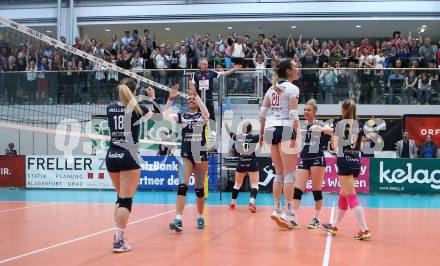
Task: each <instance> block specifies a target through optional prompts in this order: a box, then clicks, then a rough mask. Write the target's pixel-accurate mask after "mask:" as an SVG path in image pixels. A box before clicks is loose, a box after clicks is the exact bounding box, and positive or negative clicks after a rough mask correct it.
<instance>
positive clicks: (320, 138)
mask: <svg viewBox="0 0 440 266" xmlns="http://www.w3.org/2000/svg"><path fill="white" fill-rule="evenodd" d="M313 125H317V126H321V127H324V124H323V123H321V122H318V121H314V122H313V123H311V124H309V123H305V124H303V125H301V134H302V137H303V140H304V145H303V148H302V150H301V154H300V158H301V159H316V158H321V157H324V150H325V149H326V147H327V146H328V142H329V141H330V136H329V135H326V134H324V132H321V131H312V130H311V127H312V126H313Z"/></svg>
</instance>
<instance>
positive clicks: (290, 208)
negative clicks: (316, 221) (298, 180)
mask: <svg viewBox="0 0 440 266" xmlns="http://www.w3.org/2000/svg"><path fill="white" fill-rule="evenodd" d="M285 203H286V206H285V207H286V214H288V215H295V211H294V210H293V200H286V201H285Z"/></svg>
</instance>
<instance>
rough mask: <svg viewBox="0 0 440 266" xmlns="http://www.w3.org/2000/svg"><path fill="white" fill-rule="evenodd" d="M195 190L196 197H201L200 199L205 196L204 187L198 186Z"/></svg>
mask: <svg viewBox="0 0 440 266" xmlns="http://www.w3.org/2000/svg"><path fill="white" fill-rule="evenodd" d="M195 192H196V197H197V198H199V199H200V198H203V197H204V196H205V189H204V188H203V187H202V188H196V189H195Z"/></svg>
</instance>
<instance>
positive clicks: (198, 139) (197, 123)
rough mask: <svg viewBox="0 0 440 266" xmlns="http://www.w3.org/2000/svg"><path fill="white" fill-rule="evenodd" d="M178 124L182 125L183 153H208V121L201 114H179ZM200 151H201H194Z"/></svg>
mask: <svg viewBox="0 0 440 266" xmlns="http://www.w3.org/2000/svg"><path fill="white" fill-rule="evenodd" d="M177 123H179V124H182V147H181V149H182V153H197V152H200V151H207V150H208V149H207V145H206V134H207V121H206V120H205V119H204V118H203V116H202V113H201V112H197V113H189V112H187V113H177ZM193 148H195V149H198V148H199V149H200V150H199V151H196V150H193Z"/></svg>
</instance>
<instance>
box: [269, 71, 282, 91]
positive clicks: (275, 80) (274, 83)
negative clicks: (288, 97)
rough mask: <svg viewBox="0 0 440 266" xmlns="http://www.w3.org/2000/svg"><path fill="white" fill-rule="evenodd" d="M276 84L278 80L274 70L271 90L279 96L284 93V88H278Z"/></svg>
mask: <svg viewBox="0 0 440 266" xmlns="http://www.w3.org/2000/svg"><path fill="white" fill-rule="evenodd" d="M277 83H278V78H277V74H276V69H274V70H273V74H272V89H273V90H274V91H275V92H276V93H278V95H280V94H281V93H284V88H282V87H280V86H278V85H277Z"/></svg>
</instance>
